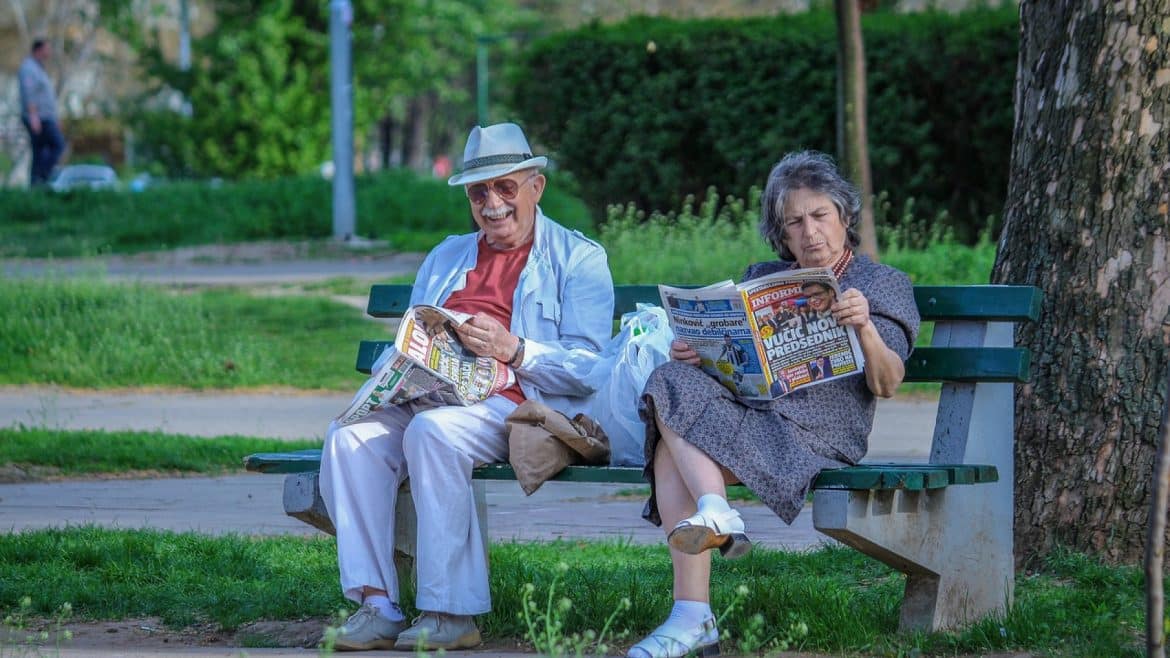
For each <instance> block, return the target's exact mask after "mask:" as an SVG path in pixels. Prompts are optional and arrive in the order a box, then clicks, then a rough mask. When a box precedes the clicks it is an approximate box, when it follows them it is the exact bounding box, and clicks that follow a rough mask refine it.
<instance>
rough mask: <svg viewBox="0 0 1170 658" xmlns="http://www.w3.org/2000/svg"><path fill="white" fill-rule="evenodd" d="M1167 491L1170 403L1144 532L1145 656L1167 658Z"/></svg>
mask: <svg viewBox="0 0 1170 658" xmlns="http://www.w3.org/2000/svg"><path fill="white" fill-rule="evenodd" d="M1168 494H1170V404H1167V405H1166V406H1165V407H1164V408H1163V409H1162V429H1161V430H1159V432H1158V451H1157V453H1156V454H1155V455H1154V479H1153V492H1152V493H1151V494H1150V497H1151V498H1152V499H1153V500H1152V501H1151V503H1150V521H1149V530H1148V531H1147V532H1146V656H1147V657H1148V658H1166V643H1165V641H1164V640H1165V633H1166V623H1165V619H1166V618H1165V614H1166V613H1165V610H1166V603H1165V601H1166V599H1165V592H1164V591H1163V589H1162V581H1163V579H1162V569H1163V568H1164V567H1163V565H1164V564H1165V559H1164V558H1165V549H1166V541H1165V537H1166V505H1167V502H1166V501H1167V495H1168Z"/></svg>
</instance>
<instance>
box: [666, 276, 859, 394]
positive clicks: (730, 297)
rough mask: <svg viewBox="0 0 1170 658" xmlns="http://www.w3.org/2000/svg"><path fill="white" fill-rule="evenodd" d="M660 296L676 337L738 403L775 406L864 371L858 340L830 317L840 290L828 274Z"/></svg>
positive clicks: (767, 278)
mask: <svg viewBox="0 0 1170 658" xmlns="http://www.w3.org/2000/svg"><path fill="white" fill-rule="evenodd" d="M658 292H659V294H660V295H661V296H662V306H663V307H664V308H665V309H666V312H667V316H668V317H669V319H670V327H671V329H673V330H674V334H675V336H676V337H677V338H679V339H681V340H684V341H686V342H687V343H688V344H689V345H690V346H691V347H693V348H694V349H695V351H696V352H698V353H699V358H700V359H701V363H700V366H701V367H702V368H703V370H704V371H706V372H707V373H708V374H710V375H711V376H712V377H714V378H715V379H717V380H719V382H720V383H721V384H723V385H724V386H726V387H727V388H728V389H729V390H730V391H731V392H732V393H734V394H735V395H737V396H739V397H742V398H746V399H751V400H772V399H775V398H778V397H780V396H783V395H786V394H788V393H790V392H792V391H795V390H796V389H798V388H803V387H806V386H813V385H815V384H820V383H823V382H827V381H831V380H833V379H838V378H841V377H846V376H849V375H853V374H856V373H858V372H861V371H862V370H863V369H864V368H865V358H864V356H863V355H862V353H861V346H860V345H858V343H857V333H856V332H855V331H854V329H853V327H842V326H840V325H838V324H837V321H836V320H834V319H833V315H832V313H830V312H829V307H830V306H832V305H833V303H834V301H836V299H837V294H838V293H839V292H840V289H839V288H838V286H837V279H836V278H835V277H834V276H833V271H832V270H831V269H829V268H827V267H824V268H820V267H818V268H806V269H800V270H787V271H784V272H777V273H774V274H769V275H767V276H763V277H760V278H758V279H752V280H750V281H744V282H743V283H740V284H736V283H734V282H732V281H730V280H728V281H721V282H719V283H715V284H712V285H709V286H706V287H703V288H674V287H671V286H658Z"/></svg>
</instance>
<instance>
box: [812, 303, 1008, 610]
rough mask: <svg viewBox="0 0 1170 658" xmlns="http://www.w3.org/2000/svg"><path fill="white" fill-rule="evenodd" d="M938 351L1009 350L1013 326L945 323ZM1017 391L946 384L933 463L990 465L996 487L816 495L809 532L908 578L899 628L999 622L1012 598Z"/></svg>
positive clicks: (819, 492) (933, 445)
mask: <svg viewBox="0 0 1170 658" xmlns="http://www.w3.org/2000/svg"><path fill="white" fill-rule="evenodd" d="M933 344H934V345H936V346H939V345H941V346H954V347H960V346H986V347H1003V346H1010V345H1011V344H1012V325H1011V324H1008V323H990V324H986V325H985V324H980V323H969V322H957V323H939V324H938V325H937V326H936V327H935V332H934V342H933ZM1014 403H1015V401H1014V395H1013V389H1012V385H1011V384H1000V383H981V384H944V385H943V390H942V394H941V396H940V398H939V407H938V415H937V417H936V419H935V430H934V439H933V441H932V443H931V451H930V463H932V464H948V463H949V464H993V465H995V466H996V468H997V469H998V470H999V480H998V481H997V482H989V483H983V484H975V485H959V486H949V487H946V488H944V489H927V490H923V491H913V492H912V491H904V490H893V491H846V490H828V489H819V490H817V491H816V492H815V493H814V495H813V526H815V527H816V529H817V530H819V531H821V532H823V533H825V534H826V535H829V536H830V537H832V538H834V539H836V540H838V541H840V542H841V543H843V544H846V545H848V546H852V547H854V548H856V549H857V550H859V551H861V552H862V553H865V554H866V555H869V556H871V557H874V558H876V559H878V560H880V561H882V562H884V563H886V564H888V565H890V566H891V567H893V568H894V569H897V570H899V571H901V572H903V573H905V574H906V576H907V579H906V594H905V597H904V599H903V601H902V613H901V627H902V629H903V630H925V631H934V630H941V629H949V628H956V627H959V626H963V625H965V624H968V623H970V622H974V621H977V620H979V619H981V618H983V617H986V616H988V615H1003V614H1005V613H1006V611H1007V608H1008V606H1010V605H1011V602H1012V596H1013V593H1014V581H1015V563H1014V557H1013V554H1012V519H1013V513H1014V509H1013V504H1014V501H1013V491H1012V487H1013V485H1014V482H1015V471H1014V468H1013V465H1014V457H1013V454H1014V447H1013V440H1012V436H1013V432H1014V428H1015V427H1014V426H1015V414H1014Z"/></svg>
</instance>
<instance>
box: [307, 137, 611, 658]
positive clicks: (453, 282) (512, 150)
mask: <svg viewBox="0 0 1170 658" xmlns="http://www.w3.org/2000/svg"><path fill="white" fill-rule="evenodd" d="M546 163H547V160H546V158H544V157H533V155H532V152H531V149H530V148H529V146H528V140H527V139H526V138H525V136H524V133H523V132H522V131H521V129H520V127H519V126H517V125H515V124H511V123H503V124H496V125H492V126H488V127H486V128H481V127H479V126H476V127H475V128H474V129H472V131H471V135H470V136H469V137H468V139H467V146H466V149H465V150H464V154H463V170H462V171H461V172H460V173H458V174H456V175H455V176H452V177H451V178H450V179H449V180H448V181H447V182H448V184H450V185H452V186H455V185H462V186H463V188H464V192H465V193H466V195H467V199H468V201H469V202H470V204H471V214H472V216H473V217H474V218H475V223H476V225H477V226H478V227H479V230H478V231H476V232H475V233H469V234H465V235H457V236H451V237H449V238H447V239H446V240H444V241H443V242H442V243H441V244H440V245H439V246H437V247H435V249H434V250H433V251H431V253H430V254H429V255H428V256H427V258H426V260H425V261H424V262H423V264H422V267H421V269H420V270H419V273H418V277H417V278H416V279H415V283H414V290H413V292H412V294H411V300H410V301H411V304H412V305H413V304H435V305H440V306H443V307H446V308H451V309H454V310H458V311H463V312H465V313H469V314H472V315H473V316H474V319H472V320H471V321H469V322H468V323H466V324H464V325H462V326H461V327H460V329H459V334H460V338H461V340H462V342H463V344H464V346H465V347H467V348H468V349H470V350H472V351H473V352H475V353H476V354H477V355H480V356H493V357H495V358H496V359H498V360H500V361H502V362H504V363H507V364H509V365H510V366H511V367H512V368H513V369H514V370H515V373H516V375H517V380H518V383H517V385H516V386H513V387H512V388H510V389H507V390H505V391H503V392H502V393H500V394H499V395H494V396H492V397H490V398H488V399H487V400H485V401H483V402H481V403H478V404H475V405H473V406H470V407H455V406H435V405H434V404H428V403H427V402H426V401H425V400H424V401H422V402H415V403H410V404H408V405H403V406H396V407H390V408H386V409H382V410H380V411H377V412H375V413H373V414H371V415H369V416H367V417H366V418H365V419H363V421H362V422H360V423H357V424H354V425H348V426H345V427H337V426H336V425H334V426H332V427H330V430H329V433H328V435H327V437H326V439H325V446H324V450H323V451H322V457H321V494H322V497H323V498H324V499H325V504H326V507H327V509H328V511H329V516H330V518H331V519H333V522H334V525H335V526H336V528H337V556H338V563H339V567H340V570H341V587H342V589H343V591H344V593H345V596H346V597H347V598H349V599H351V600H353V601H355V602H360V603H361V608H360V609H358V611H357V612H356V613H354V615H353V616H352V617H350V618H349V620H348V621H347V622H346V624H345V625H344V626H343V627H342V629H341V633H340V635H339V637H338V639H337V640H336V643H335V648H337V649H341V650H365V649H382V648H391V647H392V648H395V649H403V650H412V651H421V650H433V649H439V648H443V649H464V648H471V647H474V646H476V645H478V644H479V643H480V634H479V630H478V628H477V627H476V625H475V621H474V619H473V616H474V615H477V614H482V613H485V612H488V611H489V610H491V595H490V593H489V591H488V565H487V550H486V546H484V543H483V539H482V535H481V533H480V527H479V520H478V517H477V516H476V511H475V500H474V497H473V493H472V488H471V470H472V468H474V467H475V466H476V465H479V464H484V463H490V462H501V461H506V460H507V457H508V445H507V437H506V435H505V424H504V419H505V418H506V417H507V416H508V414H509V413H511V412H512V410H514V409H515V408H516V407H517V405H518V404H519V403H521V402H522V401H524V400H538V401H541V402H543V403H545V404H547V405H549V406H551V407H553V408H555V409H557V410H559V411H562V412H564V413H566V414H567V415H569V416H572V415H574V414H576V413H577V412H579V411H581V410H582V408H583V405H584V403H585V400H586V397H587V396H588V395H589V394H590V393H591V392H592V391H591V389H590V388H589V387H588V386H587V385H586V384H584V383H583V382H582V381H581V380H580V379H579V378H578V377H577V376H575V375H574V374H571V373H570V372H569V371H568V370H566V367H565V364H566V363H567V362H570V361H580V360H581V359H584V360H585V361H588V360H590V359H595V358H596V354H597V353H598V352H599V351H600V350H601V348H602V345H603V344H604V343H605V342H606V341H607V340H608V339H609V337H610V333H611V318H612V317H613V304H614V302H613V281H612V279H611V277H610V273H609V266H608V265H607V262H606V256H605V250H604V249H602V247H601V246H600V245H598V244H597V243H596V242H593V241H592V240H590V239H588V238H586V237H585V236H583V235H581V234H580V233H579V232H576V231H570V230H568V229H565V228H564V227H562V226H560V225H559V224H557V223H556V222H554V221H552V220H551V219H549V218H548V217H545V216H544V214H543V213H542V212H541V210H540V207H539V206H538V205H537V203H538V202H539V201H540V197H541V194H542V193H543V192H544V187H545V177H544V175H542V174H541V173H540V170H541V168H542V167H544V166H545V164H546ZM407 477H409V478H410V479H411V481H412V483H413V484H412V486H411V488H410V490H411V496H412V497H413V499H414V505H415V509H416V510H417V514H418V545H417V550H416V552H415V555H416V556H417V569H418V595H417V599H416V605H417V607H418V609H419V610H420V611H421V612H422V614H421V615H419V617H418V618H417V619H416V620H415V621H414V623H413V625H411V626H410V627H409V628H407V624H406V621H405V617H404V615H403V613H402V610H401V609H400V608H399V606H398V600H399V588H398V580H397V575H396V573H395V570H394V559H393V556H394V507H395V504H396V501H397V496H398V488H399V485H400V484H402V482H403V480H405V479H406V478H407Z"/></svg>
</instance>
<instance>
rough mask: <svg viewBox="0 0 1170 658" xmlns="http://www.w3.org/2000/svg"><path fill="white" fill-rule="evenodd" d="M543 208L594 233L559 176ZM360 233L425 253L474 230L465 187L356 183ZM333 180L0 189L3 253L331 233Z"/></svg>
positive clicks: (402, 176)
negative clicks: (114, 188)
mask: <svg viewBox="0 0 1170 658" xmlns="http://www.w3.org/2000/svg"><path fill="white" fill-rule="evenodd" d="M541 206H542V208H543V209H544V211H545V212H546V213H548V214H549V216H551V217H553V218H555V219H557V220H559V221H561V222H562V223H564V224H566V225H569V226H573V227H574V228H581V229H582V230H587V231H591V230H592V221H591V219H590V217H589V213H588V211H587V210H586V209H585V207H584V206H583V205H582V204H581V202H580V201H578V200H577V199H576V198H574V197H571V196H569V195H568V194H567V193H566V192H565V191H564V190H563V189H562V188H561V186H559V185H558V183H557V181H556V180H555V177H554V178H553V180H551V181H550V184H549V186H548V188H547V191H546V192H545V195H544V199H543V200H542V202H541ZM356 210H357V217H356V224H357V232H358V234H359V235H362V236H363V237H368V238H377V239H384V240H388V241H389V242H390V245H391V246H392V247H393V248H395V249H398V250H401V251H427V250H429V249H430V248H431V247H433V246H434V245H436V244H438V242H439V241H440V240H442V239H443V238H444V237H446V236H447V235H450V234H451V233H462V232H466V231H468V230H469V229H470V228H471V227H472V220H471V213H470V211H469V209H468V205H467V199H466V198H465V197H464V196H463V192H462V189H460V188H452V187H449V186H448V185H447V184H446V182H445V181H441V180H436V179H434V178H431V177H429V176H418V175H415V174H413V173H411V172H409V171H406V170H395V171H389V172H385V173H381V174H379V175H374V176H362V177H359V178H358V179H357V184H356ZM332 213H333V204H332V184H331V183H330V182H329V181H326V180H323V179H320V178H303V179H280V180H275V181H252V182H239V183H222V184H215V185H213V184H208V183H166V184H161V185H158V186H156V187H151V188H148V189H146V190H144V191H142V192H127V191H107V190H98V191H88V190H86V191H75V192H69V193H63V194H58V193H54V192H51V191H49V190H43V189H34V190H15V189H9V190H2V189H0V257H14V256H57V257H69V256H84V255H92V254H95V253H105V252H114V253H122V252H138V251H148V250H154V249H164V248H173V247H179V246H189V245H200V244H215V243H234V242H246V241H254V240H308V239H316V238H327V237H329V236H330V235H332V234H333V215H332Z"/></svg>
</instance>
